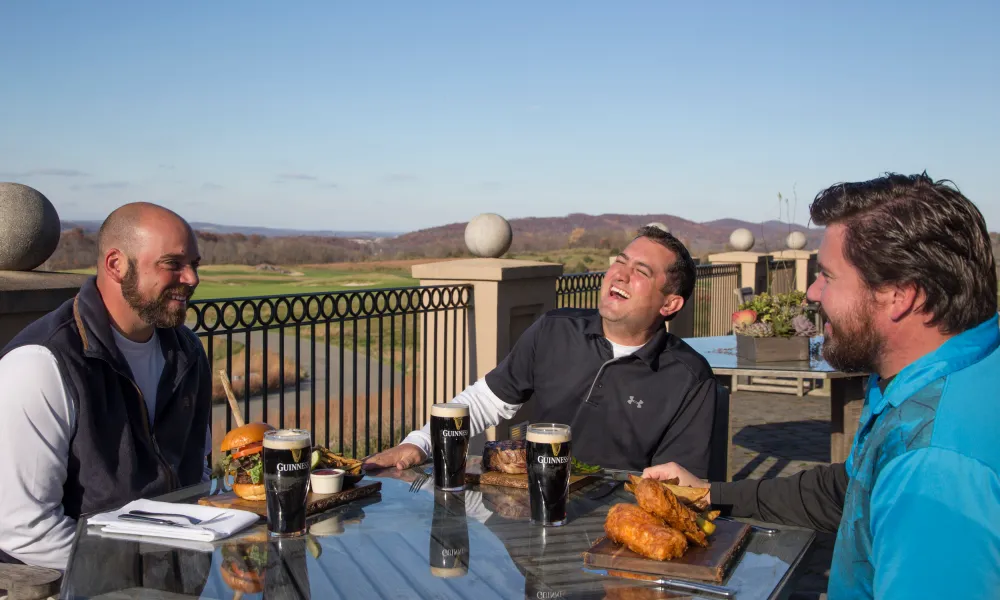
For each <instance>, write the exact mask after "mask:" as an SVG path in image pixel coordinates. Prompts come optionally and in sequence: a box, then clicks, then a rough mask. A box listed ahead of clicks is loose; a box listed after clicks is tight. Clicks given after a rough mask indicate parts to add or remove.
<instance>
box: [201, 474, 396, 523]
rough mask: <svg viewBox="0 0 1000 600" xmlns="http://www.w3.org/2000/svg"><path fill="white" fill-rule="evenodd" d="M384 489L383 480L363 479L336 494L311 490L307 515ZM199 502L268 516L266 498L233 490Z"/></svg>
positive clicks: (264, 516) (204, 498) (206, 497)
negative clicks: (255, 497) (252, 497)
mask: <svg viewBox="0 0 1000 600" xmlns="http://www.w3.org/2000/svg"><path fill="white" fill-rule="evenodd" d="M381 489H382V482H381V481H362V482H359V483H357V484H356V485H354V486H353V487H350V488H347V489H346V490H341V491H339V492H337V493H336V494H315V493H313V492H309V497H308V498H306V515H314V514H316V513H320V512H323V511H325V510H329V509H331V508H333V507H335V506H340V505H341V504H347V503H348V502H353V501H354V500H357V499H358V498H365V497H367V496H371V495H372V494H374V493H376V492H378V491H379V490H381ZM198 504H201V505H203V506H215V507H216V508H235V509H237V510H246V511H249V512H252V513H257V514H258V515H260V516H261V517H263V518H265V519H266V518H267V503H266V502H265V501H264V500H246V499H244V498H240V497H239V496H237V495H236V494H234V493H233V492H226V493H224V494H216V495H215V496H204V497H202V498H199V499H198Z"/></svg>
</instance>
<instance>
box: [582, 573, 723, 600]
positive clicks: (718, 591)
mask: <svg viewBox="0 0 1000 600" xmlns="http://www.w3.org/2000/svg"><path fill="white" fill-rule="evenodd" d="M583 570H584V571H585V572H587V573H590V574H592V575H600V576H601V577H614V578H616V579H625V580H628V581H634V582H635V583H637V584H640V583H656V584H659V585H662V586H664V587H668V588H672V589H675V590H680V591H685V592H697V593H702V594H711V595H713V596H719V597H721V598H735V597H736V590H734V589H733V588H728V587H724V586H721V585H712V584H710V583H700V582H697V581H682V580H680V579H639V578H632V577H622V576H620V575H612V574H611V573H608V571H607V569H590V568H587V567H584V568H583Z"/></svg>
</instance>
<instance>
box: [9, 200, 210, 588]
mask: <svg viewBox="0 0 1000 600" xmlns="http://www.w3.org/2000/svg"><path fill="white" fill-rule="evenodd" d="M98 246H99V257H98V264H97V274H96V275H95V276H94V277H92V278H90V279H88V280H87V282H86V283H85V284H84V285H83V286H82V287H81V288H80V291H79V293H78V294H77V295H76V297H74V298H72V299H71V300H68V301H66V302H65V303H64V304H63V305H62V306H60V307H59V308H57V309H56V310H54V311H52V312H51V313H49V314H48V315H46V316H44V317H42V318H41V319H39V320H37V321H35V322H34V323H32V324H31V325H29V326H27V327H26V328H25V329H24V330H23V331H21V333H19V334H18V336H17V337H15V338H14V339H13V340H12V341H11V342H10V343H9V344H8V345H7V346H6V347H5V348H4V349H3V351H2V353H0V482H2V484H0V515H2V517H0V562H8V563H25V564H32V565H38V566H45V567H52V568H57V569H64V568H65V565H66V561H67V559H68V555H69V549H70V546H71V544H72V541H73V535H74V532H75V530H76V520H77V519H78V518H79V517H80V515H81V514H87V513H92V512H97V511H102V510H107V509H112V508H116V507H118V506H121V505H123V504H126V503H128V502H130V501H132V500H135V499H138V498H147V497H150V496H155V495H158V494H163V493H165V492H169V491H171V490H174V489H177V488H180V487H183V486H188V485H193V484H195V483H198V482H199V481H203V480H204V479H206V478H207V476H208V473H209V471H208V464H207V460H206V456H207V454H208V453H209V452H210V451H211V435H210V432H211V430H210V428H209V425H210V417H211V388H212V380H211V369H210V365H209V362H208V357H207V356H206V355H205V351H204V349H203V348H202V345H201V343H200V342H199V340H198V338H197V336H195V335H194V333H192V332H191V330H190V329H188V328H187V327H186V326H185V325H184V320H185V316H186V313H187V307H188V301H189V299H190V298H191V295H192V294H193V293H194V290H195V288H196V287H197V285H198V263H199V260H200V257H199V255H198V244H197V240H196V238H195V235H194V231H193V230H192V229H191V226H190V225H189V224H188V223H187V222H186V221H185V220H184V219H182V218H181V217H180V216H179V215H177V214H175V213H174V212H172V211H170V210H167V209H166V208H163V207H161V206H157V205H155V204H149V203H134V204H127V205H125V206H122V207H120V208H118V209H117V210H115V211H114V212H113V213H111V215H109V216H108V218H107V219H106V220H105V222H104V224H103V225H102V226H101V230H100V234H99V241H98Z"/></svg>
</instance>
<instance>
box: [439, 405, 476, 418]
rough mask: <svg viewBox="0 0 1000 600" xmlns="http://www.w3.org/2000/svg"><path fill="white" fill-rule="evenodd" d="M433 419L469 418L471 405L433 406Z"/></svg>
mask: <svg viewBox="0 0 1000 600" xmlns="http://www.w3.org/2000/svg"><path fill="white" fill-rule="evenodd" d="M431 416H432V417H450V418H455V417H467V416H469V405H468V404H462V403H460V402H447V403H445V404H432V405H431Z"/></svg>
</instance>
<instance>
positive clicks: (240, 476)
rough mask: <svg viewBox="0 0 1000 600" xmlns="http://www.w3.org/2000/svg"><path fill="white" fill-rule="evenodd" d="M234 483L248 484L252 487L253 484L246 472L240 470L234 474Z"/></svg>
mask: <svg viewBox="0 0 1000 600" xmlns="http://www.w3.org/2000/svg"><path fill="white" fill-rule="evenodd" d="M236 483H249V484H251V485H252V484H253V479H250V474H249V473H247V472H246V471H244V470H242V469H240V470H239V471H238V472H237V473H236Z"/></svg>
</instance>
